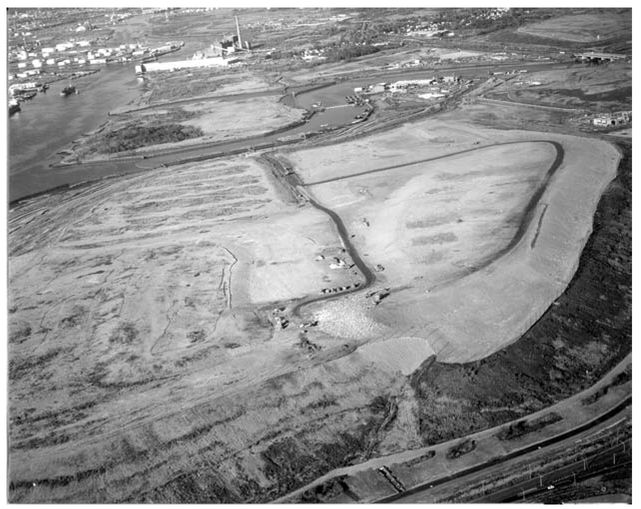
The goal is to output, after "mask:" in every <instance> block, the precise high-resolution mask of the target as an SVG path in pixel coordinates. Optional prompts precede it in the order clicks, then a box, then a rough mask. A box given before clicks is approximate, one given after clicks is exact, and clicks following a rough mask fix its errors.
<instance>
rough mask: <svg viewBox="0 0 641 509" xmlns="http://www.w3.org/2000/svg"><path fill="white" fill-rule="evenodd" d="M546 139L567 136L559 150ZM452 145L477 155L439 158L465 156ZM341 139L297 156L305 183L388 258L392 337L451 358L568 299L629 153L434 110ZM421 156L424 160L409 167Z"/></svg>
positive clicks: (375, 315) (334, 319) (476, 353)
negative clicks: (448, 118) (417, 340)
mask: <svg viewBox="0 0 641 509" xmlns="http://www.w3.org/2000/svg"><path fill="white" fill-rule="evenodd" d="M433 133H438V136H436V135H435V134H433ZM431 137H434V139H433V140H432V139H430V138H431ZM400 139H403V151H402V152H401V151H400V150H399V149H398V148H397V147H398V146H399V143H398V140H400ZM488 139H491V140H493V142H492V143H487V141H481V140H488ZM537 140H539V141H542V140H547V141H553V142H555V143H557V144H558V146H557V148H556V153H555V151H554V150H553V149H552V146H551V145H550V144H546V143H535V141H537ZM516 141H519V142H521V143H515V144H512V145H499V146H498V147H492V146H491V145H494V144H499V143H505V142H516ZM476 143H478V145H476ZM486 144H487V145H489V147H487V148H484V147H483V145H486ZM453 145H455V146H456V147H457V151H460V150H461V149H463V150H466V149H467V150H471V152H467V153H464V154H459V155H452V156H450V157H447V158H444V159H437V160H435V161H429V159H433V158H435V157H438V156H443V155H444V154H447V153H448V151H449V153H450V154H453V153H455V151H454V150H452V148H451V147H452V146H453ZM339 147H340V150H336V151H331V152H329V151H323V150H322V149H309V150H304V151H299V152H295V153H293V154H290V155H289V157H290V160H291V161H292V162H293V163H294V166H295V167H296V168H297V169H299V171H300V173H301V175H302V176H303V180H304V181H305V183H306V184H307V189H308V191H309V192H311V193H312V194H313V195H314V196H316V197H317V198H318V200H319V201H320V202H321V203H327V204H328V205H329V206H330V207H333V208H334V210H336V211H337V213H338V214H339V215H341V217H342V219H343V220H344V222H345V223H346V225H347V226H348V230H349V231H350V232H353V233H352V237H353V242H354V244H355V245H356V246H358V247H359V248H360V249H361V250H362V253H363V256H364V257H365V259H366V260H367V262H368V263H370V264H371V266H372V267H377V266H380V267H381V272H380V273H379V274H378V275H377V279H378V281H377V284H378V285H380V286H387V287H390V288H391V289H392V293H391V295H390V296H389V297H388V298H386V299H385V300H384V301H383V302H382V303H381V304H379V305H378V306H377V307H376V308H375V310H374V311H370V313H369V317H370V320H372V321H373V322H375V323H379V324H383V325H385V326H386V327H388V329H386V331H394V332H393V333H392V334H393V335H394V336H396V335H398V336H419V337H423V338H426V340H427V341H428V342H429V343H430V345H431V347H432V349H433V350H434V351H435V352H436V353H437V356H438V358H439V359H440V360H442V361H449V362H469V361H472V360H475V359H479V358H482V357H484V356H487V355H489V354H490V353H491V352H492V351H495V350H496V349H500V348H503V347H504V346H505V345H507V344H509V343H511V342H513V341H515V340H516V339H518V337H520V335H521V334H523V333H524V332H525V331H526V330H527V329H528V328H529V327H530V326H531V325H532V323H534V321H536V319H537V318H538V317H539V316H540V315H541V314H542V313H543V312H544V311H545V309H546V308H547V307H548V306H549V304H550V302H551V301H552V300H554V299H555V298H556V297H558V295H559V294H560V292H562V291H563V289H564V288H565V286H566V285H567V283H568V282H569V280H570V279H571V278H572V275H573V274H574V271H575V270H576V266H577V262H578V256H579V254H580V252H581V249H582V247H583V244H584V243H585V241H586V239H587V236H588V235H589V232H590V230H591V217H592V213H593V211H594V208H595V207H596V202H597V200H598V198H599V196H600V194H601V192H602V191H603V189H604V188H605V186H606V185H607V183H608V182H609V181H610V180H611V179H612V178H613V177H614V172H615V169H616V166H617V164H618V160H619V155H618V152H617V151H616V150H615V149H614V148H613V147H612V146H611V145H609V144H607V143H605V142H598V141H596V140H590V141H589V142H588V141H585V140H582V139H580V138H574V137H568V136H560V135H548V134H546V135H543V134H541V133H537V134H535V133H526V132H514V131H511V132H509V133H508V132H499V131H491V130H486V129H479V128H476V129H475V128H473V127H471V126H469V125H468V126H465V125H461V124H460V123H454V124H448V123H447V122H445V123H444V122H441V121H438V122H437V121H430V120H428V121H424V122H421V123H414V124H411V125H408V126H404V127H402V128H399V129H397V130H393V131H390V132H387V133H384V134H380V135H374V136H371V137H369V138H367V139H364V140H357V141H353V142H347V143H344V144H342V145H339ZM555 158H556V159H555ZM412 160H413V161H414V162H416V161H418V164H411V165H409V166H408V164H409V163H411V162H412ZM383 161H384V163H385V164H384V165H382V164H381V162H383ZM555 165H556V166H558V171H556V173H554V174H553V175H550V174H549V171H550V170H551V169H554V170H556V168H554V166H555ZM359 170H360V171H359ZM369 170H376V171H374V172H371V173H367V172H368V171H369ZM578 174H580V175H581V178H580V179H578V181H579V183H578V184H577V183H574V181H575V180H576V179H577V175H578ZM544 179H549V181H548V180H544ZM506 186H507V187H506ZM533 197H535V202H534V203H531V200H532V198H533ZM468 198H470V199H469V201H468V200H467V199H468ZM531 206H533V207H534V208H532V209H531V210H530V211H528V207H531ZM479 218H480V220H479ZM526 220H527V221H528V223H527V226H523V225H524V223H523V222H524V221H526ZM469 221H473V223H474V224H473V226H472V227H469V226H468V225H467V224H466V223H468V222H469ZM477 221H479V224H477ZM379 225H382V226H379ZM524 228H525V229H524ZM472 232H475V233H472ZM517 233H518V234H520V235H522V238H521V239H520V240H519V241H518V242H517V243H514V242H513V241H512V239H514V238H515V236H516V235H517ZM477 234H478V236H476V235H477ZM490 239H492V240H490ZM508 247H509V250H508V251H505V249H506V248H508ZM498 254H500V255H501V256H500V258H498V259H497V260H494V259H493V256H496V255H498ZM490 262H491V263H490ZM488 263H489V264H488ZM350 300H353V299H351V298H350ZM367 302H368V301H367V300H366V299H363V303H362V306H364V308H367V306H368V303H367ZM322 306H323V305H321V307H322ZM332 309H333V310H334V312H333V314H332V313H328V312H327V310H322V311H320V312H319V313H320V314H319V315H317V316H321V317H322V318H323V320H321V323H319V327H321V328H322V327H323V323H322V322H323V321H328V322H330V323H332V324H336V323H342V322H344V321H346V322H350V321H351V320H343V319H342V318H341V316H342V315H344V313H345V311H344V310H343V309H342V308H341V307H340V305H339V304H336V305H334V304H332ZM349 309H351V307H350V308H349ZM310 312H311V311H310ZM350 313H351V314H350V316H352V315H353V313H354V311H350ZM419 323H420V324H421V325H419ZM419 330H420V332H419ZM332 331H333V332H334V333H340V329H336V326H335V325H332ZM390 333H391V332H387V334H390ZM343 334H344V336H345V337H350V334H351V331H350V329H349V328H346V329H345V330H344V331H343ZM389 353H390V355H393V348H392V349H390V350H389Z"/></svg>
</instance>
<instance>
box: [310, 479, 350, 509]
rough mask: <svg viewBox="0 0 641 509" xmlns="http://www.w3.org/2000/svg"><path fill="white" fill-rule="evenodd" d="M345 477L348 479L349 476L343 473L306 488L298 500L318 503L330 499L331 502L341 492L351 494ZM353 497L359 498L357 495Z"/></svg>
mask: <svg viewBox="0 0 641 509" xmlns="http://www.w3.org/2000/svg"><path fill="white" fill-rule="evenodd" d="M345 479H347V476H346V475H341V476H338V477H334V478H332V479H330V480H328V481H325V482H324V483H321V484H318V485H317V486H314V487H313V488H310V489H308V490H305V491H304V492H303V494H302V495H301V496H300V499H299V500H297V502H300V503H303V504H318V503H324V502H328V501H329V502H331V501H332V500H333V499H334V498H335V497H337V496H338V495H340V494H341V493H348V494H349V493H350V492H351V490H350V489H349V486H347V484H346V483H345ZM353 498H355V499H357V497H356V496H355V495H354V497H353Z"/></svg>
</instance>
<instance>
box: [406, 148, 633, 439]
mask: <svg viewBox="0 0 641 509" xmlns="http://www.w3.org/2000/svg"><path fill="white" fill-rule="evenodd" d="M620 146H621V148H622V151H623V158H622V160H621V162H620V164H619V170H618V175H617V177H616V179H615V180H614V181H612V182H611V183H610V185H609V186H608V188H607V190H606V191H605V193H604V194H603V196H602V197H601V200H600V202H599V205H598V207H597V211H596V213H595V216H594V226H593V233H592V235H591V236H590V239H589V240H588V242H587V244H586V246H585V248H584V250H583V253H582V255H581V259H580V264H579V268H578V270H577V272H576V274H575V276H574V278H573V279H572V281H571V282H570V284H569V286H568V288H567V289H566V291H565V292H564V293H563V295H561V296H560V297H559V298H558V299H557V300H556V301H555V302H554V303H553V305H552V306H550V308H549V309H548V310H547V311H546V312H545V313H544V314H543V315H542V316H541V318H540V319H539V320H538V321H537V323H535V324H534V325H533V326H532V327H531V328H530V330H528V331H527V332H526V333H525V334H524V335H523V336H522V337H521V339H519V340H518V341H517V342H515V343H513V344H512V345H510V346H508V347H507V348H505V349H503V350H501V351H499V352H496V353H494V354H492V355H490V356H489V357H486V358H485V359H482V360H480V361H478V362H474V363H468V364H444V363H439V362H435V363H433V364H432V365H428V366H423V367H421V368H420V369H418V370H417V371H416V372H415V373H414V374H413V375H412V377H411V378H410V382H411V384H412V387H413V388H414V391H415V394H416V398H417V402H418V418H419V430H420V434H421V436H422V438H423V441H424V443H425V444H433V443H438V442H442V441H446V440H451V439H454V438H456V437H460V436H464V435H467V434H469V433H473V432H475V431H480V430H482V429H486V428H490V427H494V426H499V425H501V424H504V423H505V422H508V421H512V420H516V419H519V418H522V417H523V416H525V415H528V414H530V413H533V412H535V411H538V410H541V409H543V408H545V407H548V406H550V405H552V404H554V403H556V402H558V401H560V400H562V399H564V398H567V397H569V396H571V395H572V394H576V393H577V392H580V391H581V390H583V389H586V388H587V387H590V386H591V385H593V384H594V383H595V382H596V381H597V380H599V379H600V378H601V377H603V376H604V375H605V374H606V373H607V372H608V371H609V370H611V369H612V368H613V367H614V366H615V365H616V364H617V363H618V362H620V361H621V360H622V359H623V358H624V357H625V356H626V355H627V354H628V353H629V352H630V350H631V347H632V278H631V273H632V258H631V254H632V246H631V239H632V228H631V224H632V214H631V205H632V192H631V191H632V187H631V168H632V165H631V162H632V159H631V145H630V144H629V143H621V144H620Z"/></svg>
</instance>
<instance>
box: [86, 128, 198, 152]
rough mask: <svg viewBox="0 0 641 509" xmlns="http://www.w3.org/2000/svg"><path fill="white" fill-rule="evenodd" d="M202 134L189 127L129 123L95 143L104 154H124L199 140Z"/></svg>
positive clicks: (106, 134)
mask: <svg viewBox="0 0 641 509" xmlns="http://www.w3.org/2000/svg"><path fill="white" fill-rule="evenodd" d="M203 134H204V133H203V130H202V129H201V128H199V127H194V126H189V125H187V126H186V125H181V124H162V125H159V124H156V125H154V124H150V125H143V126H141V125H138V124H135V123H131V124H129V125H127V126H125V127H122V128H120V129H116V130H113V131H108V132H106V133H105V134H103V135H102V136H101V138H100V139H99V140H98V142H97V149H98V151H99V152H101V153H106V154H110V153H116V152H125V151H127V150H134V149H137V148H140V147H146V146H149V145H158V144H161V143H172V142H178V141H184V140H188V139H192V138H199V137H200V136H203Z"/></svg>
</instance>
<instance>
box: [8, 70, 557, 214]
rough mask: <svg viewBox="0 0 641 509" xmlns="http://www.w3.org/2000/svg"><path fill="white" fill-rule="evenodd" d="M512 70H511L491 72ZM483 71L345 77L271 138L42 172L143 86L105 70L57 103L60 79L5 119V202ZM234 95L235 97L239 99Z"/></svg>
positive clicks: (325, 119) (337, 120) (329, 123)
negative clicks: (420, 82)
mask: <svg viewBox="0 0 641 509" xmlns="http://www.w3.org/2000/svg"><path fill="white" fill-rule="evenodd" d="M553 66H554V64H550V63H544V64H541V63H539V64H521V65H520V66H519V68H532V67H533V68H537V69H541V70H542V69H543V68H549V67H553ZM499 67H511V68H514V67H515V65H514V64H508V65H507V66H505V65H502V66H501V65H499V66H492V68H494V69H496V68H499ZM489 68H490V66H476V67H470V66H468V67H458V68H449V69H434V70H421V71H405V72H402V71H400V72H399V71H396V72H389V73H386V74H380V75H376V76H372V77H370V78H359V79H350V80H347V81H341V82H338V83H335V84H333V85H329V86H327V87H324V88H320V89H316V90H310V91H309V92H303V93H300V94H298V95H297V96H296V105H297V106H299V107H303V108H311V105H312V104H315V103H322V105H323V106H325V107H326V108H327V109H326V110H325V111H323V112H319V113H317V114H315V115H314V116H313V117H312V118H311V119H310V121H309V122H306V123H305V124H303V125H301V126H297V127H293V128H292V129H289V130H287V131H285V132H281V133H278V134H273V135H266V136H255V137H252V138H247V139H239V140H234V141H229V142H223V143H216V144H207V145H197V146H193V147H185V148H182V149H179V150H171V151H167V152H161V153H159V154H157V155H154V156H150V157H149V158H148V159H146V160H145V161H142V160H136V159H130V160H123V161H105V162H100V163H90V164H80V165H72V166H67V167H56V168H50V167H49V165H50V164H51V163H52V162H55V161H57V160H58V159H59V157H58V156H56V152H57V151H59V150H61V149H62V148H63V147H64V146H65V145H67V144H69V143H70V142H72V141H73V140H75V139H77V138H78V137H80V136H82V135H83V134H84V133H86V132H88V131H92V130H94V129H96V128H97V127H99V126H100V125H101V124H103V123H104V122H105V121H106V120H107V113H108V112H109V111H111V110H114V109H116V108H117V107H118V106H122V105H125V104H127V103H129V102H130V101H131V100H133V99H135V98H137V97H138V96H139V95H140V93H141V91H142V87H143V86H144V85H143V84H142V82H141V81H140V80H138V79H137V78H136V76H135V75H134V72H133V65H120V64H113V65H107V66H104V67H103V68H102V69H101V70H100V72H98V73H96V74H94V75H91V76H86V77H84V78H80V79H78V80H75V84H76V86H77V87H78V89H79V91H80V94H78V95H71V96H68V97H61V96H60V90H62V88H63V87H64V86H65V85H66V84H67V83H66V82H64V81H61V82H57V83H54V84H52V86H51V88H50V89H49V90H48V91H47V92H46V93H39V94H38V95H37V96H36V97H35V98H34V99H32V100H31V101H29V102H27V103H25V104H24V108H23V111H22V112H20V113H18V114H16V115H14V116H13V117H12V118H10V120H9V199H10V201H14V200H18V199H20V198H23V197H25V196H29V195H32V194H35V193H41V192H44V191H47V190H49V189H53V188H55V187H58V186H61V185H66V184H76V183H79V182H85V181H89V180H95V179H99V178H101V177H104V176H108V175H116V174H124V173H131V172H135V171H140V170H141V168H145V167H149V168H153V167H156V166H159V165H161V164H171V163H173V162H176V161H179V160H184V159H189V158H198V157H208V156H209V155H212V154H216V153H221V152H229V151H238V150H244V149H247V148H249V147H252V146H255V145H260V144H265V143H277V142H278V139H279V138H283V137H287V136H294V135H300V134H304V133H310V132H317V131H319V130H320V129H322V128H324V127H329V128H333V127H340V126H343V125H346V124H349V123H350V122H352V121H353V120H354V117H355V115H356V114H359V113H362V112H363V111H364V107H362V106H361V107H355V106H348V105H346V104H345V96H347V95H352V94H353V93H354V87H356V86H362V85H364V84H368V83H374V82H382V81H388V82H389V81H395V80H398V79H411V78H431V77H433V76H435V75H444V74H447V73H450V74H451V73H456V74H457V75H462V76H464V77H467V78H471V77H473V76H475V77H480V76H483V75H485V76H487V70H488V69H489ZM239 97H242V96H239Z"/></svg>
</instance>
